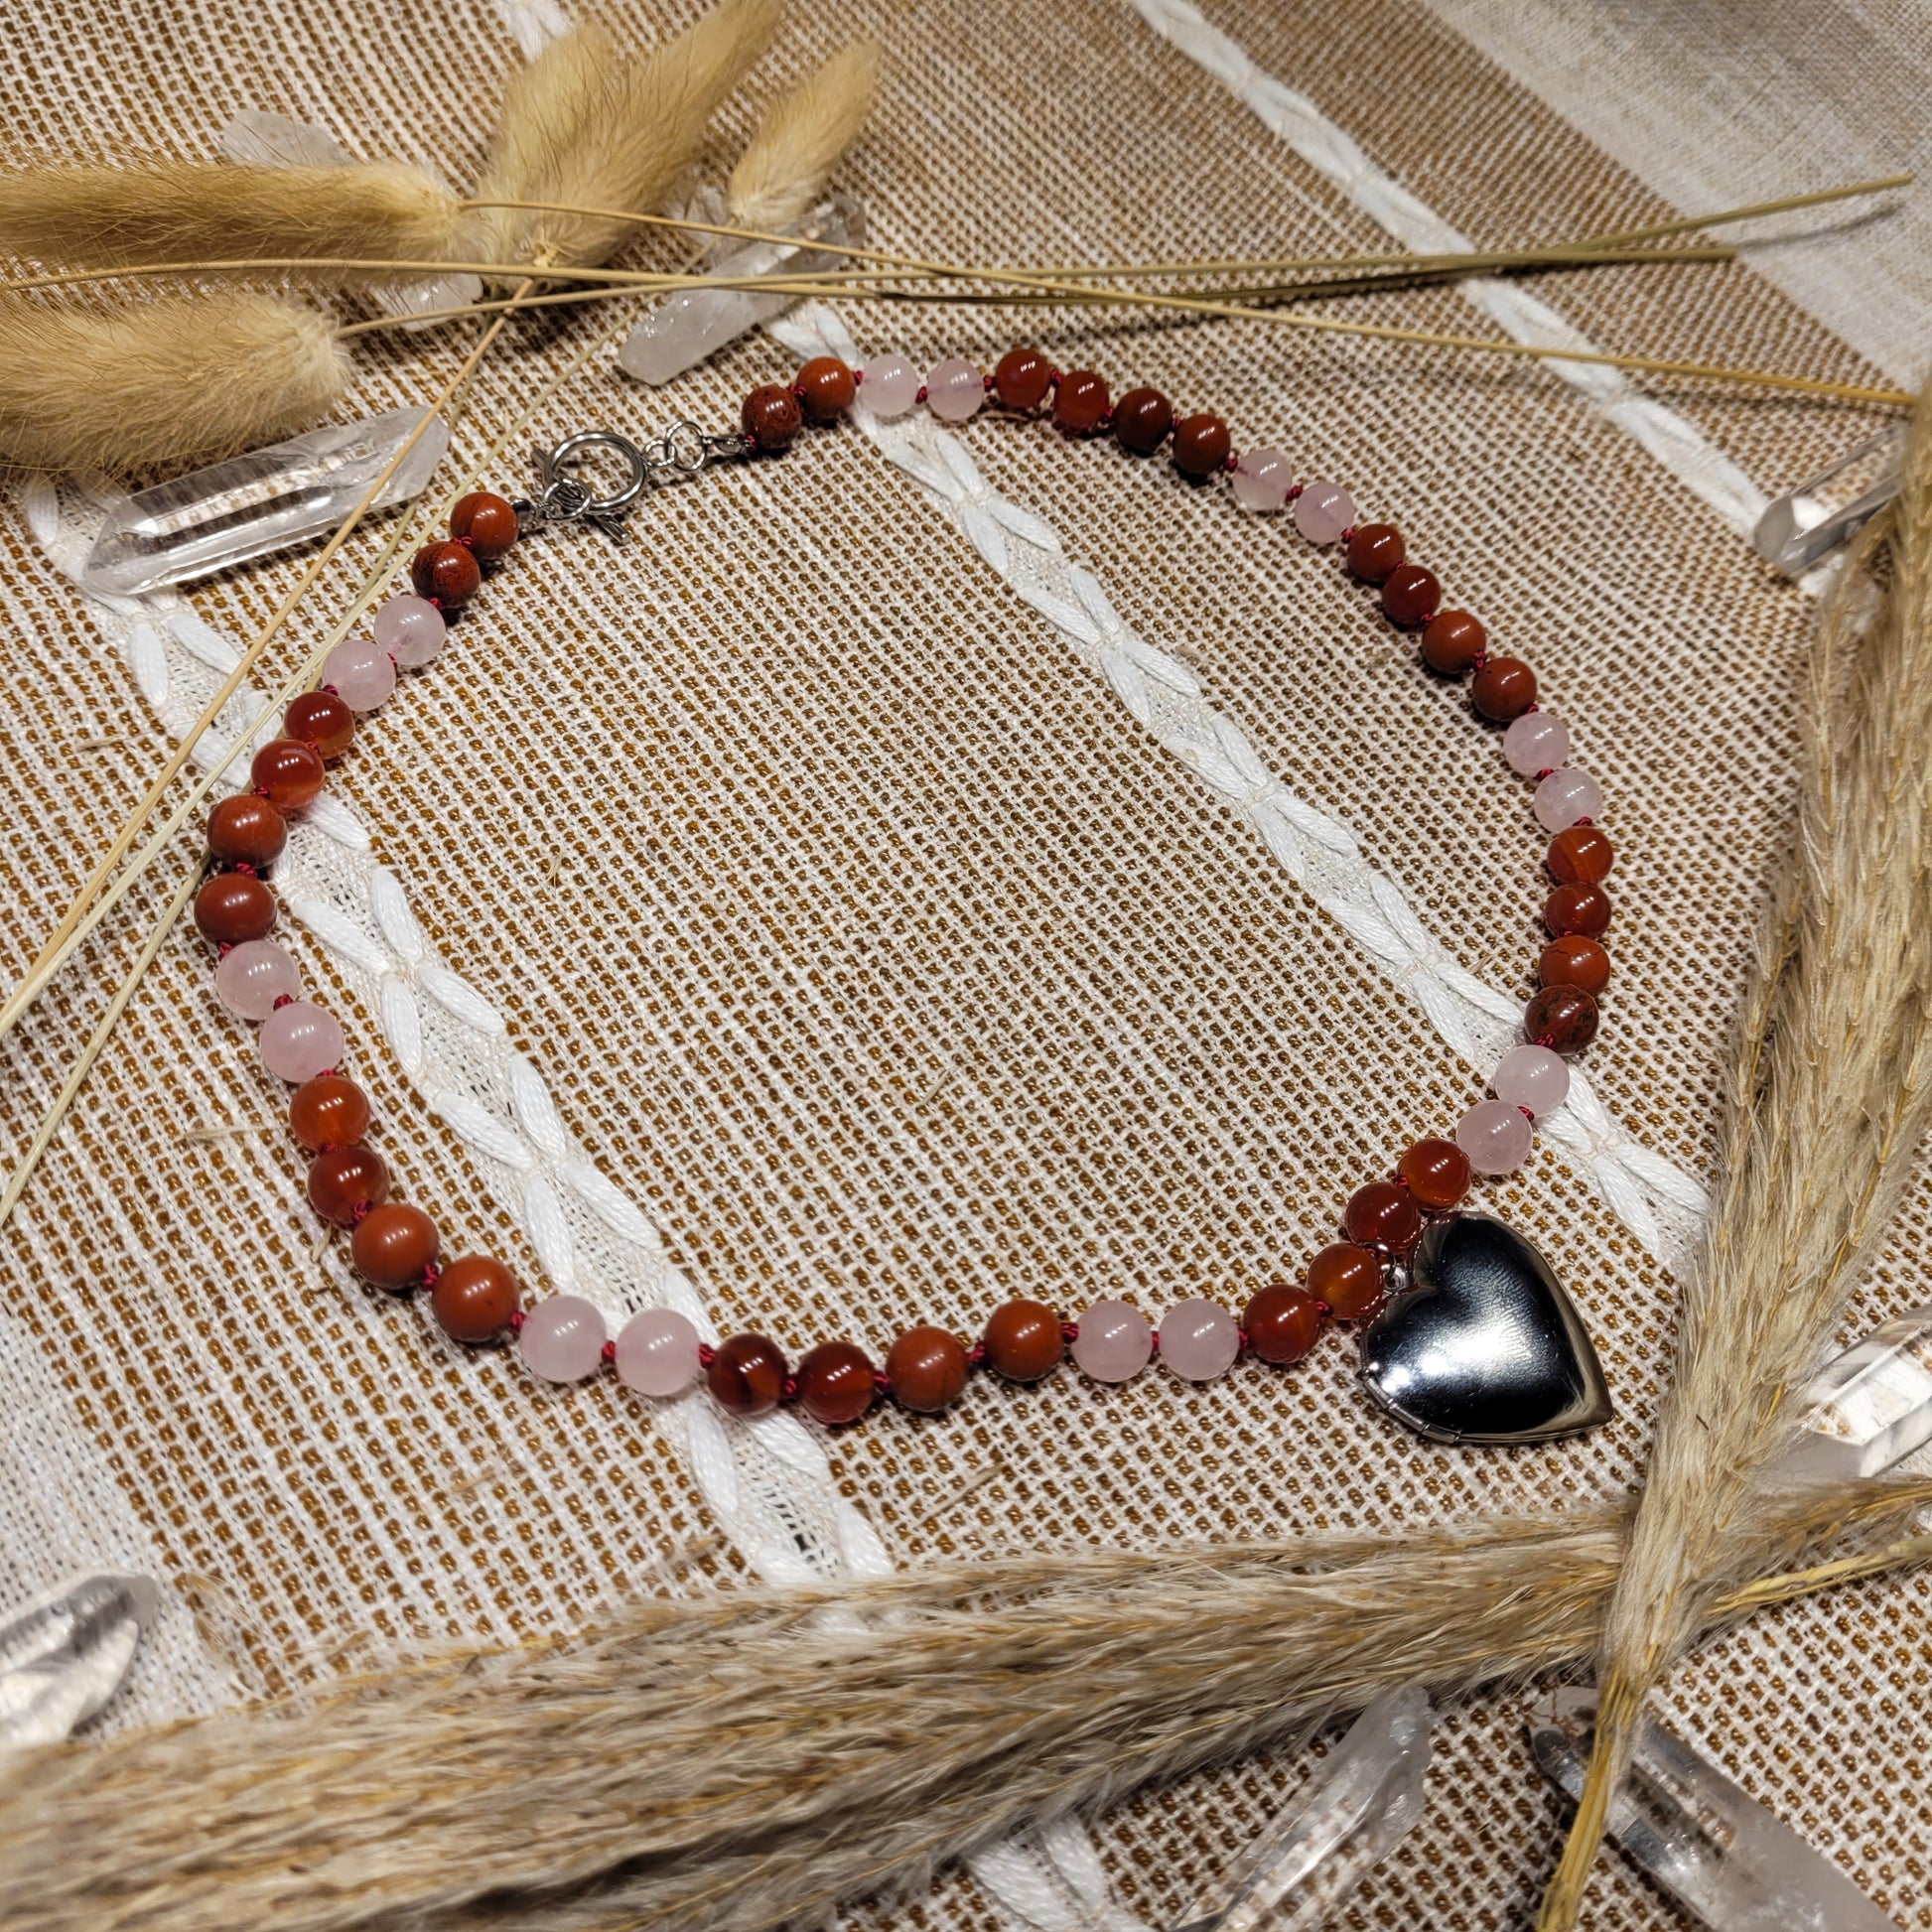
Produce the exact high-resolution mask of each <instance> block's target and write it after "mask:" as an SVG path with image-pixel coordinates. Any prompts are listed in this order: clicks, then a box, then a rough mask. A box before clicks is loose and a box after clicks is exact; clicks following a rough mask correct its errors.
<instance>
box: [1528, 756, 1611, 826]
mask: <svg viewBox="0 0 1932 1932" xmlns="http://www.w3.org/2000/svg"><path fill="white" fill-rule="evenodd" d="M1531 804H1532V808H1533V809H1534V810H1535V812H1536V818H1537V823H1538V824H1539V825H1541V826H1542V827H1543V829H1544V830H1545V831H1546V832H1561V831H1562V830H1563V829H1564V827H1565V826H1567V825H1575V824H1576V822H1577V821H1578V820H1579V819H1580V818H1601V817H1602V816H1603V789H1602V787H1601V786H1600V785H1599V784H1598V783H1597V782H1596V780H1595V779H1594V778H1592V777H1591V776H1590V775H1589V773H1588V772H1587V771H1579V770H1578V769H1577V767H1576V766H1575V765H1574V764H1569V765H1565V766H1564V768H1563V769H1562V770H1561V771H1552V772H1551V773H1550V775H1549V776H1548V777H1547V778H1545V779H1544V780H1543V782H1542V783H1541V784H1540V785H1538V786H1537V788H1536V797H1535V798H1534V799H1533V800H1532V801H1531Z"/></svg>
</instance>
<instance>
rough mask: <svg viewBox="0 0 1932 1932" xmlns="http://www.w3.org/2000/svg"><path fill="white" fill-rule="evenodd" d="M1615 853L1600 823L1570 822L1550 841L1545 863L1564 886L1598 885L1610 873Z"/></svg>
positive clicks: (1552, 875) (1553, 877) (1551, 874)
mask: <svg viewBox="0 0 1932 1932" xmlns="http://www.w3.org/2000/svg"><path fill="white" fill-rule="evenodd" d="M1615 862H1616V854H1615V852H1614V851H1612V849H1611V847H1610V840H1609V834H1608V833H1606V832H1605V831H1604V830H1603V828H1602V827H1601V826H1600V825H1569V826H1566V827H1565V828H1564V829H1563V830H1562V831H1561V832H1559V833H1558V834H1557V835H1556V837H1555V838H1553V839H1552V840H1551V841H1550V850H1549V851H1548V853H1546V854H1545V855H1544V864H1545V865H1547V866H1548V867H1549V868H1550V877H1551V878H1552V879H1555V880H1558V881H1559V882H1561V883H1562V884H1563V885H1565V886H1600V885H1601V884H1602V883H1603V881H1604V880H1606V879H1607V878H1609V876H1610V868H1611V866H1612V865H1613V864H1615Z"/></svg>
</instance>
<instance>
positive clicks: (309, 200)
mask: <svg viewBox="0 0 1932 1932" xmlns="http://www.w3.org/2000/svg"><path fill="white" fill-rule="evenodd" d="M461 219H462V216H461V204H459V203H458V202H457V201H456V200H455V198H454V197H452V196H451V195H449V194H448V193H447V192H446V191H445V190H443V189H442V188H439V187H438V186H437V184H436V183H435V182H433V181H431V180H430V179H429V177H428V176H427V175H424V174H421V173H419V172H418V171H417V170H416V169H414V168H405V167H402V166H399V165H396V164H392V163H388V162H381V163H376V164H373V165H371V166H368V167H355V168H253V167H237V166H230V165H228V164H227V163H211V162H194V161H166V160H158V159H142V160H138V161H135V162H132V163H130V164H128V165H127V166H125V167H107V166H98V167H94V166H88V167H55V168H30V169H26V170H23V171H21V172H20V173H17V174H9V175H5V176H0V252H5V253H7V254H11V255H19V256H22V257H25V258H29V259H32V260H34V261H39V262H45V263H48V264H50V265H61V266H67V267H74V268H111V267H115V266H118V265H120V264H122V263H126V262H176V261H223V260H245V259H252V258H255V257H258V256H271V257H273V256H281V255H318V256H346V257H349V258H351V259H380V260H384V261H443V260H447V259H449V257H450V256H451V255H452V254H453V253H454V252H455V249H456V244H457V238H458V234H459V231H460V226H461ZM316 273H317V275H318V276H326V277H327V279H329V280H331V281H342V280H345V279H349V278H350V277H351V276H354V277H355V278H356V279H363V280H366V279H368V278H369V276H370V275H371V274H373V273H374V271H368V270H365V271H359V273H358V272H356V271H345V270H340V269H329V270H317V271H316Z"/></svg>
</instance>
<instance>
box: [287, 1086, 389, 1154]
mask: <svg viewBox="0 0 1932 1932" xmlns="http://www.w3.org/2000/svg"><path fill="white" fill-rule="evenodd" d="M368 1131H369V1097H368V1095H367V1094H365V1093H364V1092H363V1091H362V1089H361V1088H360V1087H358V1086H357V1085H356V1084H355V1082H354V1081H353V1080H347V1079H345V1078H344V1077H343V1076H342V1075H341V1074H340V1073H318V1074H317V1075H316V1076H315V1078H314V1079H312V1080H304V1081H303V1082H302V1084H301V1085H300V1086H299V1087H297V1088H296V1090H295V1091H294V1093H292V1094H291V1095H290V1096H289V1132H290V1133H292V1134H293V1135H294V1136H295V1138H296V1139H297V1140H298V1141H300V1142H301V1143H302V1145H303V1146H304V1147H306V1148H308V1149H310V1150H311V1151H314V1150H316V1149H319V1148H325V1147H347V1146H348V1145H349V1144H350V1143H351V1142H352V1141H359V1140H360V1139H361V1138H362V1136H363V1135H364V1134H366V1133H367V1132H368Z"/></svg>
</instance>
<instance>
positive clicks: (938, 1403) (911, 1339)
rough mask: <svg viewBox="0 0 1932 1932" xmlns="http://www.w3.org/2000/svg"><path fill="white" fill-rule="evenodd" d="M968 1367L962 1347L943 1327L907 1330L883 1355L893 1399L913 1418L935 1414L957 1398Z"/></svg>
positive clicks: (968, 1363)
mask: <svg viewBox="0 0 1932 1932" xmlns="http://www.w3.org/2000/svg"><path fill="white" fill-rule="evenodd" d="M971 1366H972V1364H971V1360H970V1358H969V1357H968V1355H967V1353H966V1344H965V1343H964V1342H962V1341H961V1340H960V1339H959V1337H958V1336H957V1335H955V1334H951V1333H949V1332H948V1331H947V1330H946V1329H944V1328H908V1329H906V1331H905V1332H904V1333H903V1334H902V1335H900V1336H899V1338H898V1339H897V1341H896V1342H894V1343H893V1345H892V1347H891V1349H889V1350H888V1351H887V1355H886V1380H887V1382H888V1383H889V1384H891V1386H892V1391H893V1399H894V1400H895V1401H896V1402H897V1404H898V1405H899V1407H900V1408H901V1409H910V1410H911V1411H912V1412H913V1414H914V1415H919V1416H932V1415H937V1414H938V1412H939V1411H940V1410H941V1409H944V1408H946V1407H947V1406H948V1405H949V1404H951V1403H953V1402H956V1401H957V1400H958V1399H959V1395H960V1392H961V1391H962V1390H963V1389H964V1388H965V1386H966V1374H967V1371H968V1369H969V1368H970V1367H971Z"/></svg>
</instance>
